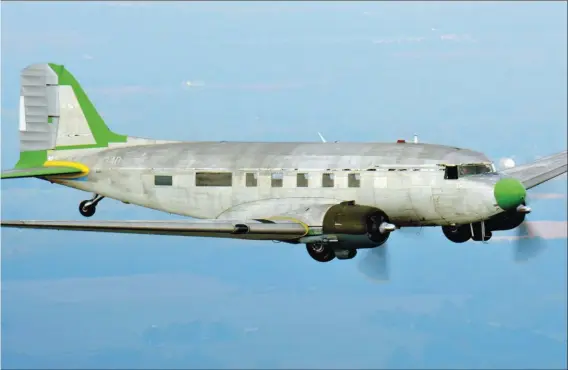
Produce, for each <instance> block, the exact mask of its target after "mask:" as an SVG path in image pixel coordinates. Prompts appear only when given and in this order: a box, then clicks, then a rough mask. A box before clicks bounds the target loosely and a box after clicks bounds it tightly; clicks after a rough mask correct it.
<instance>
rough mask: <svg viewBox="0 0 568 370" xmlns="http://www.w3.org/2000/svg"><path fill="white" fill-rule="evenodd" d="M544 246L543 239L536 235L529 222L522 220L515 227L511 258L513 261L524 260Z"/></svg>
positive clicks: (534, 255) (537, 252)
mask: <svg viewBox="0 0 568 370" xmlns="http://www.w3.org/2000/svg"><path fill="white" fill-rule="evenodd" d="M544 248H545V244H544V243H543V239H542V238H540V237H539V236H538V234H537V233H536V232H535V230H534V228H533V226H531V224H530V222H527V221H523V222H522V223H521V224H520V225H519V226H518V227H517V235H516V240H515V245H514V250H513V258H514V260H515V262H517V263H521V262H526V261H528V260H530V259H532V258H534V257H536V256H537V255H538V254H540V253H541V252H542V251H543V250H544Z"/></svg>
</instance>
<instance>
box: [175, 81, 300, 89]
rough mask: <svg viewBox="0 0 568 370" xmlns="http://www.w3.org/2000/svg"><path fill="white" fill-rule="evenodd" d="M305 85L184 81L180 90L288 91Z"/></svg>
mask: <svg viewBox="0 0 568 370" xmlns="http://www.w3.org/2000/svg"><path fill="white" fill-rule="evenodd" d="M305 86H306V84H304V83H301V82H274V83H262V82H261V83H244V84H225V83H205V82H199V81H195V82H194V81H184V82H183V83H182V88H183V89H184V90H187V89H193V88H196V87H204V88H208V89H222V90H250V91H277V90H290V89H301V88H303V87H305Z"/></svg>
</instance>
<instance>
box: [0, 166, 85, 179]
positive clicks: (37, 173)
mask: <svg viewBox="0 0 568 370" xmlns="http://www.w3.org/2000/svg"><path fill="white" fill-rule="evenodd" d="M82 172H83V170H81V169H78V168H74V167H64V166H50V167H35V168H19V169H13V170H6V171H2V179H21V178H25V177H42V176H53V175H74V174H81V173H82Z"/></svg>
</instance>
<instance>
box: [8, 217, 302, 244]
mask: <svg viewBox="0 0 568 370" xmlns="http://www.w3.org/2000/svg"><path fill="white" fill-rule="evenodd" d="M1 223H2V227H13V228H29V229H52V230H73V231H95V232H107V233H127V234H153V235H179V236H201V237H215V238H233V239H247V240H296V239H299V238H301V237H303V236H304V235H306V234H307V232H308V230H307V227H306V226H305V225H303V224H301V223H296V222H289V221H278V222H273V223H262V222H258V221H242V222H241V221H220V220H199V221H191V222H188V221H138V220H137V221H23V220H2V222H1Z"/></svg>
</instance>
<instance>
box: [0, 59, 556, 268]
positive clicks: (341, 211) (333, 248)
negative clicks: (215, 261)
mask: <svg viewBox="0 0 568 370" xmlns="http://www.w3.org/2000/svg"><path fill="white" fill-rule="evenodd" d="M20 77H21V89H20V115H19V130H20V157H19V161H18V162H17V163H16V165H15V168H14V169H11V170H6V171H2V175H1V176H2V179H14V178H38V179H41V180H44V181H49V182H51V183H53V184H58V185H63V186H67V187H70V188H74V189H78V190H82V191H85V192H90V193H93V194H94V195H93V196H92V198H90V199H86V200H84V201H82V202H81V203H80V204H79V212H80V213H81V215H83V216H85V217H91V216H93V215H94V214H95V212H96V209H97V207H98V206H99V204H100V202H101V201H102V200H103V199H104V198H111V199H115V200H119V201H122V202H124V203H127V204H133V205H138V206H141V207H146V208H151V209H155V210H160V211H163V212H168V213H171V214H177V215H182V216H187V217H191V218H193V219H195V220H176V221H156V220H154V221H151V220H150V221H134V220H122V221H120V220H118V221H93V220H84V221H53V220H51V221H48V220H46V221H38V220H29V221H27V220H2V221H1V226H2V227H12V228H32V229H56V230H74V231H92V232H111V233H132V234H157V235H179V236H197V237H214V238H233V239H240V240H266V241H268V240H271V241H278V242H284V243H288V244H294V245H305V247H306V249H307V252H308V254H309V256H310V257H311V258H313V259H314V260H315V261H318V262H330V261H332V260H334V259H338V260H345V259H352V258H354V257H355V256H356V255H357V251H358V250H359V249H373V248H381V247H382V246H384V245H385V242H386V241H387V239H388V238H389V237H390V234H391V233H393V232H396V230H399V229H402V228H410V227H424V226H431V227H441V229H442V232H443V234H444V235H445V237H446V238H447V239H448V240H450V241H452V242H454V243H464V242H467V241H470V240H472V241H477V242H487V241H488V240H490V239H491V237H492V234H493V232H495V231H502V230H511V229H515V228H517V227H519V226H520V225H521V224H522V223H523V222H524V220H525V217H526V215H527V214H528V213H530V211H531V208H530V207H529V206H528V205H527V190H529V189H532V188H534V187H536V186H538V185H539V184H542V183H544V182H546V181H549V180H551V179H553V178H555V177H557V176H560V175H561V174H564V173H566V165H567V151H562V152H560V153H556V154H553V155H550V156H547V157H543V158H540V159H538V160H536V161H534V162H531V163H528V164H524V165H520V166H515V167H513V168H507V169H505V170H497V169H496V167H495V165H494V163H493V162H492V161H491V160H490V159H489V158H488V157H487V156H486V155H485V154H483V153H481V152H477V151H473V150H470V149H465V148H457V147H453V146H444V145H436V144H427V143H423V142H420V143H418V140H417V139H416V138H415V140H414V142H406V141H405V140H398V141H396V142H392V143H373V142H327V141H326V140H325V139H323V136H321V134H320V137H321V138H322V141H323V142H231V141H220V142H184V141H168V140H155V139H145V138H138V137H133V136H127V135H122V134H118V133H115V132H113V131H112V130H111V129H109V127H108V126H107V125H106V124H105V121H104V120H103V118H102V117H101V116H100V114H99V113H98V112H97V110H96V109H95V107H94V105H93V103H92V102H91V101H90V100H89V98H88V96H87V94H86V93H85V91H84V90H83V88H82V87H81V85H80V84H79V82H78V81H77V80H76V79H75V77H74V76H73V75H72V74H71V73H70V72H69V71H68V70H67V69H66V68H65V67H64V66H63V65H58V64H53V63H46V64H33V65H29V66H28V67H26V68H24V69H23V70H22V72H21V76H20Z"/></svg>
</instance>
